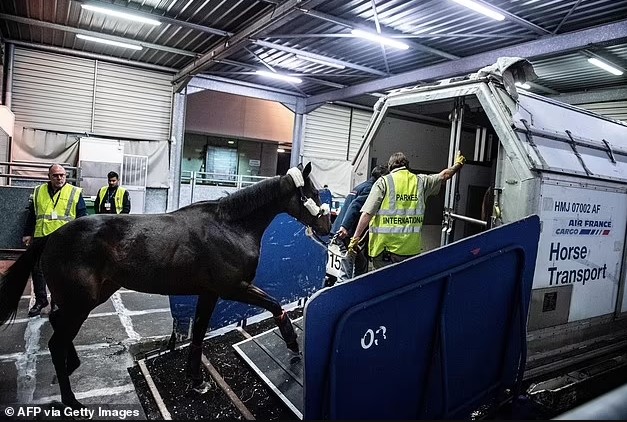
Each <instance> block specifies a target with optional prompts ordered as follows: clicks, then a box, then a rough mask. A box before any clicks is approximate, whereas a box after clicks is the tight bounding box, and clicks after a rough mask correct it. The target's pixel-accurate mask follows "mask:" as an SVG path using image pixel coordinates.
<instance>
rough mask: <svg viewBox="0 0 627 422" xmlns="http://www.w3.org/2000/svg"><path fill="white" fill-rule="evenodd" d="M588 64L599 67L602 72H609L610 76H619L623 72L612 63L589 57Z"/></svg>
mask: <svg viewBox="0 0 627 422" xmlns="http://www.w3.org/2000/svg"><path fill="white" fill-rule="evenodd" d="M588 62H590V63H592V64H593V65H595V66H597V67H600V68H601V69H603V70H606V71H608V72H610V73H611V74H612V75H616V76H620V75H622V74H623V71H622V70H620V69H619V68H618V66H616V65H615V64H614V63H610V62H608V61H607V60H600V59H597V58H596V57H589V58H588Z"/></svg>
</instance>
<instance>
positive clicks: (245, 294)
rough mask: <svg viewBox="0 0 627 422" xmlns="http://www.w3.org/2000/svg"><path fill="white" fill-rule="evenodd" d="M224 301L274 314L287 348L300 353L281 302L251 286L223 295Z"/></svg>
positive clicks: (294, 334)
mask: <svg viewBox="0 0 627 422" xmlns="http://www.w3.org/2000/svg"><path fill="white" fill-rule="evenodd" d="M222 297H223V298H224V299H229V300H235V301H238V302H243V303H248V304H249V305H254V306H259V307H261V308H263V309H266V310H268V311H270V312H271V313H272V315H273V316H274V322H275V323H276V325H277V327H279V331H280V332H281V336H282V337H283V340H285V344H286V345H287V348H288V349H290V350H291V351H292V352H294V353H298V352H299V349H298V343H297V342H296V338H297V336H296V332H295V331H294V327H293V326H292V321H290V318H289V317H288V316H287V312H285V311H284V310H283V308H282V307H281V305H280V304H279V302H277V301H276V299H274V298H273V297H271V296H269V295H268V294H267V293H266V292H264V291H263V290H261V289H260V288H258V287H255V286H253V285H252V284H249V285H248V286H247V287H246V288H245V289H242V290H236V291H234V292H231V293H230V294H228V296H227V295H222Z"/></svg>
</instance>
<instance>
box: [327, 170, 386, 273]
mask: <svg viewBox="0 0 627 422" xmlns="http://www.w3.org/2000/svg"><path fill="white" fill-rule="evenodd" d="M388 173H389V171H388V168H387V166H384V165H378V166H376V167H375V168H373V169H372V172H371V173H370V178H369V179H368V180H366V181H365V182H363V183H360V184H359V185H357V186H356V187H355V189H353V190H352V191H351V193H349V194H348V195H347V196H346V199H345V200H344V205H343V206H342V210H341V211H340V214H339V215H338V216H337V218H336V219H335V222H334V223H333V227H332V228H331V232H332V233H336V234H337V237H338V238H339V239H341V240H342V245H341V250H342V252H345V251H346V246H347V245H348V243H347V241H348V239H350V238H351V236H352V235H353V233H354V232H355V228H356V227H357V222H358V221H359V217H360V210H361V207H362V206H363V205H364V202H365V201H366V198H368V194H369V193H370V189H371V188H372V185H373V184H374V182H375V181H376V180H377V179H378V178H379V177H381V176H385V175H386V174H388ZM365 250H366V248H362V250H361V252H359V253H358V254H357V255H356V256H353V255H351V254H347V255H346V256H345V257H344V258H343V259H342V263H341V270H340V278H339V281H346V280H348V279H350V278H353V277H355V276H358V275H361V274H364V273H366V272H367V271H368V257H367V256H366V251H365Z"/></svg>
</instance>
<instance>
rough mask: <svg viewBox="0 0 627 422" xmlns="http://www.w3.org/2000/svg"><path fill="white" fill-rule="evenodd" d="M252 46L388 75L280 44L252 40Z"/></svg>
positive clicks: (386, 74) (384, 74)
mask: <svg viewBox="0 0 627 422" xmlns="http://www.w3.org/2000/svg"><path fill="white" fill-rule="evenodd" d="M253 44H255V45H259V46H261V47H266V48H272V49H275V50H280V51H285V52H287V53H292V54H298V55H299V56H305V57H311V58H312V59H318V60H324V61H325V62H331V63H336V64H340V65H343V66H345V67H350V68H351V69H355V70H360V71H362V72H366V73H371V74H373V75H379V76H388V73H385V72H381V71H380V70H377V69H373V68H371V67H366V66H361V65H358V64H354V63H350V62H346V61H344V60H338V59H334V58H331V57H327V56H321V55H319V54H315V53H310V52H308V51H304V50H300V49H298V48H292V47H288V46H285V45H281V44H276V43H273V42H268V41H261V40H253Z"/></svg>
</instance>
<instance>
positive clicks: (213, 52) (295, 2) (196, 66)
mask: <svg viewBox="0 0 627 422" xmlns="http://www.w3.org/2000/svg"><path fill="white" fill-rule="evenodd" d="M323 1H324V0H288V1H286V2H285V3H283V4H281V5H279V6H276V7H273V8H272V10H270V11H269V12H267V13H266V14H264V15H263V16H261V17H260V18H259V19H257V20H256V21H255V22H254V23H253V24H251V25H249V26H247V27H246V28H244V29H242V30H241V31H239V32H238V33H236V34H233V35H232V36H231V37H230V38H228V39H226V40H223V41H222V42H220V43H218V44H216V45H215V46H213V47H212V48H211V49H210V50H209V51H208V52H206V53H205V54H203V55H202V56H200V57H199V58H198V59H197V60H194V61H193V62H192V63H190V64H188V65H187V66H185V67H184V68H183V69H181V70H180V71H179V72H178V73H177V74H176V75H174V78H173V82H174V84H175V85H176V88H177V90H178V89H180V88H181V87H182V86H183V85H185V83H186V82H188V81H189V80H190V79H191V78H192V76H193V75H195V74H197V73H200V72H202V71H203V70H205V69H206V68H207V67H209V66H211V63H212V62H213V61H214V60H220V59H224V58H227V57H228V56H230V55H231V54H232V53H233V52H235V51H238V50H241V49H242V48H243V47H244V45H246V44H247V43H248V42H249V38H251V37H256V36H258V35H259V34H260V33H262V32H263V31H266V30H269V31H271V30H272V29H273V28H275V27H277V26H279V25H282V24H283V23H285V22H286V21H287V20H288V19H289V18H290V17H291V15H292V13H294V12H295V11H296V9H297V7H300V6H305V5H309V6H310V7H315V6H317V5H318V4H319V3H322V2H323Z"/></svg>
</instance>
